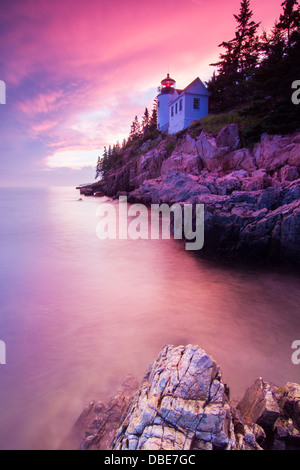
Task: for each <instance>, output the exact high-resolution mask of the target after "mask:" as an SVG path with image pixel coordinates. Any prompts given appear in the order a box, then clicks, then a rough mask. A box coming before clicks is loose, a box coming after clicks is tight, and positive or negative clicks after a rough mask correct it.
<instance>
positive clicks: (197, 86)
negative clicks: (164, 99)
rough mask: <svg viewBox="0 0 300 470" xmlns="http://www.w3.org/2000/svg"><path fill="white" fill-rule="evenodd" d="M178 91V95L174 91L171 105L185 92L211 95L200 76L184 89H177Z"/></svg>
mask: <svg viewBox="0 0 300 470" xmlns="http://www.w3.org/2000/svg"><path fill="white" fill-rule="evenodd" d="M176 92H177V93H178V94H177V95H176V93H174V97H173V99H172V100H171V102H170V103H169V105H170V104H171V103H173V102H174V101H176V100H177V98H178V97H179V96H181V95H183V94H184V93H191V94H195V95H202V96H209V95H210V94H209V92H208V91H207V88H206V86H205V85H204V84H203V82H202V81H201V80H200V78H199V77H197V78H195V80H193V81H192V82H191V83H190V84H189V85H188V86H186V87H185V88H184V89H183V90H179V89H176Z"/></svg>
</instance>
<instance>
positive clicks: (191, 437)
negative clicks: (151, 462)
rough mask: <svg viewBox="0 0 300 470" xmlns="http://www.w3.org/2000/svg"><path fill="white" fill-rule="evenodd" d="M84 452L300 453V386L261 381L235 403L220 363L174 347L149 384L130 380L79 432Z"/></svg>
mask: <svg viewBox="0 0 300 470" xmlns="http://www.w3.org/2000/svg"><path fill="white" fill-rule="evenodd" d="M71 438H72V441H73V442H75V443H76V446H77V448H78V449H82V450H116V451H118V450H173V451H180V450H194V451H195V450H300V385H298V384H295V383H287V384H286V385H285V386H284V387H278V386H276V385H273V384H270V383H268V382H267V381H265V380H263V379H262V378H257V379H256V380H255V381H254V382H253V383H252V384H251V385H250V386H249V388H248V389H247V391H246V393H245V395H244V397H243V398H242V399H241V400H240V401H239V402H237V401H232V400H230V389H229V388H228V387H227V385H226V384H224V383H223V381H222V374H221V370H220V367H219V366H218V364H217V363H216V362H215V361H214V360H213V359H212V358H211V357H210V356H209V355H207V354H206V353H205V351H203V350H202V349H201V348H199V347H198V346H195V345H187V346H176V347H174V346H170V345H166V346H165V347H164V348H163V349H162V351H161V352H160V353H159V355H158V357H157V359H156V360H155V361H154V362H153V364H152V365H151V366H150V367H149V368H148V371H147V373H146V375H145V376H144V378H143V380H142V382H141V384H140V385H139V386H138V383H137V382H136V380H134V379H133V378H132V377H128V378H127V379H126V380H125V381H124V384H123V385H122V387H121V388H120V390H119V391H118V393H117V394H116V395H115V396H114V397H113V398H112V399H111V400H110V401H109V402H108V403H107V404H106V405H104V404H103V403H101V402H92V403H90V405H89V406H88V407H87V408H86V409H85V410H84V411H83V413H82V414H81V415H80V417H79V419H78V420H77V422H76V424H75V426H74V429H73V431H72V436H71Z"/></svg>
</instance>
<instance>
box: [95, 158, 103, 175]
mask: <svg viewBox="0 0 300 470" xmlns="http://www.w3.org/2000/svg"><path fill="white" fill-rule="evenodd" d="M101 172H102V160H101V158H100V157H98V160H97V165H96V176H95V179H97V178H98V177H99V176H100V174H101Z"/></svg>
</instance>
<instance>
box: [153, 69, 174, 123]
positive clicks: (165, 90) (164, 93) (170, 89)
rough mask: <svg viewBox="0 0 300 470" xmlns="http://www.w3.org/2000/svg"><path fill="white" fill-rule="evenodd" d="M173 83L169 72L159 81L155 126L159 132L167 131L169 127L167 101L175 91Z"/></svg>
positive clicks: (168, 101)
mask: <svg viewBox="0 0 300 470" xmlns="http://www.w3.org/2000/svg"><path fill="white" fill-rule="evenodd" d="M175 83H176V82H175V80H173V78H171V77H170V75H169V74H167V76H166V78H164V79H163V80H162V81H161V87H160V88H159V94H158V96H157V128H158V129H159V130H160V131H161V132H168V129H169V103H170V102H171V101H172V98H173V95H174V93H175V88H174V87H175Z"/></svg>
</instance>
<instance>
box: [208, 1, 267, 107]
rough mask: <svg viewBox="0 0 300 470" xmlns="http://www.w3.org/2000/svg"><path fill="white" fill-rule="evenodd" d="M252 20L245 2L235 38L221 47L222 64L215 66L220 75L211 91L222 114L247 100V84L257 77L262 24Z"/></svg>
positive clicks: (214, 101)
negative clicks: (259, 30) (258, 33)
mask: <svg viewBox="0 0 300 470" xmlns="http://www.w3.org/2000/svg"><path fill="white" fill-rule="evenodd" d="M252 16H253V12H252V10H251V9H250V0H242V2H241V7H240V12H239V14H237V15H236V14H235V15H234V18H235V19H236V21H237V27H236V32H235V37H234V38H233V39H231V40H230V41H223V42H222V43H221V44H219V47H222V48H223V49H224V52H223V53H221V54H220V60H219V61H218V62H216V63H214V64H211V65H212V66H215V67H217V71H218V75H216V74H214V75H213V77H212V79H211V80H210V81H209V83H208V91H209V92H210V93H211V95H212V96H213V98H212V104H213V106H215V107H216V109H217V110H218V111H222V110H226V109H230V108H232V107H234V106H235V105H236V104H238V103H239V102H240V101H241V100H242V99H244V95H245V93H248V95H250V90H249V86H248V83H247V81H248V80H249V79H250V78H251V77H252V76H253V74H254V71H255V68H256V66H257V64H258V61H259V53H260V47H259V38H258V36H257V34H256V33H257V29H258V27H259V25H260V23H256V22H255V21H253V20H252Z"/></svg>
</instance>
